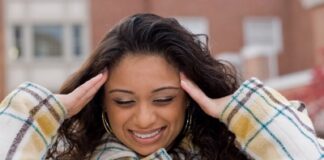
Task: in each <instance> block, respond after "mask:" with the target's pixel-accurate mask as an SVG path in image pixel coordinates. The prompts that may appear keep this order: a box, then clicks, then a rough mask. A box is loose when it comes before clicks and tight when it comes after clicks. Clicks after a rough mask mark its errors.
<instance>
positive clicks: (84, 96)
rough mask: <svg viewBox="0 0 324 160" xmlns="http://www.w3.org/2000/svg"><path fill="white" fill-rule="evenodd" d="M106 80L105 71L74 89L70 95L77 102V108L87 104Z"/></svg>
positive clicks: (106, 72) (106, 74)
mask: <svg viewBox="0 0 324 160" xmlns="http://www.w3.org/2000/svg"><path fill="white" fill-rule="evenodd" d="M107 78H108V71H107V70H105V71H104V72H102V73H100V74H98V75H97V76H95V77H93V78H91V79H90V80H88V81H87V82H85V83H84V84H82V85H81V86H79V87H78V88H76V89H75V90H74V91H73V92H72V93H71V95H72V96H73V98H75V100H76V101H77V104H78V106H79V105H85V104H86V103H87V102H89V100H91V99H92V97H93V96H94V95H95V94H96V93H97V91H98V90H99V89H100V87H101V86H102V85H103V84H104V83H105V82H106V80H107Z"/></svg>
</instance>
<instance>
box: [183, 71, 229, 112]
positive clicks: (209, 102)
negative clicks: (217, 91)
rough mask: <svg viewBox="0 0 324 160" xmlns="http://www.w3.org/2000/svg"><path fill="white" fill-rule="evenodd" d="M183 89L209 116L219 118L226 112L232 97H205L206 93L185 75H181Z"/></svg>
mask: <svg viewBox="0 0 324 160" xmlns="http://www.w3.org/2000/svg"><path fill="white" fill-rule="evenodd" d="M180 79H181V87H182V88H183V89H184V90H185V91H186V92H187V93H188V94H189V95H190V97H191V98H192V99H193V100H195V101H196V102H197V103H198V104H199V106H200V107H201V109H202V110H203V111H204V112H205V113H206V114H208V115H210V116H212V117H214V118H219V117H220V114H221V112H222V111H223V110H224V108H225V107H226V105H227V104H228V103H229V101H230V98H231V95H229V96H226V97H223V98H218V99H211V98H209V97H207V96H206V95H205V93H204V92H203V91H202V90H201V89H200V88H199V87H198V86H197V85H196V84H195V83H193V82H192V81H191V80H189V79H188V78H187V77H186V76H185V75H184V74H183V73H180Z"/></svg>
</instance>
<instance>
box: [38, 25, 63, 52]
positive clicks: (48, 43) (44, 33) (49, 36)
mask: <svg viewBox="0 0 324 160" xmlns="http://www.w3.org/2000/svg"><path fill="white" fill-rule="evenodd" d="M33 42H34V47H33V48H34V50H33V54H34V57H35V58H58V57H61V56H62V55H63V27H62V26H49V25H48V26H46V25H43V26H41V25H39V26H34V27H33Z"/></svg>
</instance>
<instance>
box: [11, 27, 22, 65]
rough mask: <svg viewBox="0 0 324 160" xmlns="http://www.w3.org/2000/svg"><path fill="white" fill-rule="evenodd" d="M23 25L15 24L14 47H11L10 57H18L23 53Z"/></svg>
mask: <svg viewBox="0 0 324 160" xmlns="http://www.w3.org/2000/svg"><path fill="white" fill-rule="evenodd" d="M22 37H23V35H22V27H21V26H20V25H15V26H13V47H12V48H11V51H10V52H11V53H10V58H11V59H18V58H20V57H21V55H22V51H23V48H22V39H23V38H22Z"/></svg>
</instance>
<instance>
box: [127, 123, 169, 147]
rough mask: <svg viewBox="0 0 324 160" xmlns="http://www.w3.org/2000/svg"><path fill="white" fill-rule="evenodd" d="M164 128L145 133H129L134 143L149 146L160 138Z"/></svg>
mask: <svg viewBox="0 0 324 160" xmlns="http://www.w3.org/2000/svg"><path fill="white" fill-rule="evenodd" d="M165 128H166V127H161V128H158V129H154V130H152V131H149V132H145V133H144V132H138V131H134V130H130V133H131V135H132V137H133V138H134V140H135V141H136V142H138V143H141V144H151V143H154V142H156V141H157V140H158V139H159V138H160V137H161V135H162V133H163V131H164V130H165Z"/></svg>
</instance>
